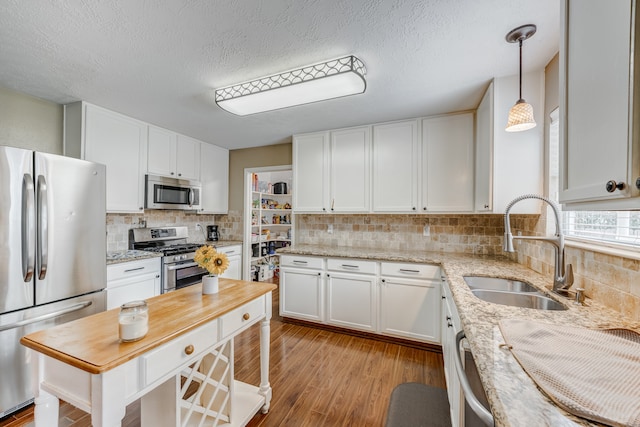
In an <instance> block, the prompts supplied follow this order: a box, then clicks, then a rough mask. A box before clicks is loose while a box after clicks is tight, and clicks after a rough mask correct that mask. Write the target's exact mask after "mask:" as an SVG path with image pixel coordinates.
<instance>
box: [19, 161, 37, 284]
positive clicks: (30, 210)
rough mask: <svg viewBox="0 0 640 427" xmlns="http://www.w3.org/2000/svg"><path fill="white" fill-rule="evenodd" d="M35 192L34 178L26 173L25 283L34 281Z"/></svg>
mask: <svg viewBox="0 0 640 427" xmlns="http://www.w3.org/2000/svg"><path fill="white" fill-rule="evenodd" d="M34 197H35V190H34V188H33V177H32V176H31V175H30V174H28V173H25V174H24V176H23V177H22V278H23V280H24V281H25V283H27V282H30V281H31V280H33V271H34V268H35V259H34V254H35V250H34V248H33V246H34V243H35V224H36V213H35V212H36V211H35V206H34V204H35V200H34Z"/></svg>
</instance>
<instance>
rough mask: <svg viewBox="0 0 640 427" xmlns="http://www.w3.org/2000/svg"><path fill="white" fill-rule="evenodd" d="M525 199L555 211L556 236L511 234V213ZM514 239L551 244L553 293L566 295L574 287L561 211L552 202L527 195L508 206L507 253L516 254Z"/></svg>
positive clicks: (506, 223) (517, 198) (505, 234)
mask: <svg viewBox="0 0 640 427" xmlns="http://www.w3.org/2000/svg"><path fill="white" fill-rule="evenodd" d="M525 199H538V200H542V201H543V202H546V203H547V204H549V206H551V208H552V209H553V214H554V216H555V219H556V233H555V235H554V236H541V237H538V236H513V235H512V234H511V224H510V222H509V211H511V208H512V207H513V205H515V204H516V203H518V202H520V201H522V200H525ZM513 239H522V240H542V241H544V242H549V243H551V244H552V245H553V248H554V249H555V268H554V275H553V276H554V277H553V291H554V292H556V293H559V294H563V295H566V294H567V293H568V289H569V288H570V287H571V285H573V268H572V266H571V264H567V265H566V266H565V260H564V235H563V234H562V229H561V226H560V211H559V209H558V206H557V205H556V204H555V203H554V202H553V201H552V200H549V199H547V198H546V197H543V196H538V195H536V194H525V195H524V196H520V197H516V198H515V199H513V200H512V201H511V202H509V204H508V205H507V208H506V209H505V211H504V247H503V250H504V251H505V252H515V249H513Z"/></svg>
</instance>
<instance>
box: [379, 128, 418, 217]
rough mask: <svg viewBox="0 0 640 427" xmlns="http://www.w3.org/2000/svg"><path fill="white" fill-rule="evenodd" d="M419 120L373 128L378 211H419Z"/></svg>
mask: <svg viewBox="0 0 640 427" xmlns="http://www.w3.org/2000/svg"><path fill="white" fill-rule="evenodd" d="M419 160H420V157H419V154H418V121H417V120H408V121H402V122H395V123H386V124H381V125H374V126H373V140H372V180H373V181H372V182H373V211H374V212H415V211H416V210H417V207H418V170H419V167H418V162H419Z"/></svg>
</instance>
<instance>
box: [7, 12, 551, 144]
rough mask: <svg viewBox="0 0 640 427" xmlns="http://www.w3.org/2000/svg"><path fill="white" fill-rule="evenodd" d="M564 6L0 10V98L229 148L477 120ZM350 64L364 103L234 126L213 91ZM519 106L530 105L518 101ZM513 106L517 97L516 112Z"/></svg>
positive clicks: (338, 103)
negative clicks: (363, 72)
mask: <svg viewBox="0 0 640 427" xmlns="http://www.w3.org/2000/svg"><path fill="white" fill-rule="evenodd" d="M559 10H560V5H559V0H146V1H144V0H135V1H132V0H101V1H97V0H93V1H90V0H66V1H59V0H46V1H45V0H2V1H1V2H0V86H3V87H6V88H9V89H13V90H17V91H20V92H24V93H27V94H30V95H33V96H36V97H39V98H43V99H47V100H50V101H53V102H57V103H60V104H66V103H69V102H73V101H78V100H84V101H87V102H90V103H93V104H96V105H100V106H103V107H105V108H109V109H112V110H115V111H118V112H121V113H123V114H126V115H129V116H131V117H135V118H138V119H140V120H144V121H146V122H149V123H153V124H156V125H159V126H162V127H165V128H168V129H172V130H174V131H177V132H180V133H183V134H186V135H189V136H192V137H194V138H198V139H201V140H203V141H207V142H211V143H214V144H217V145H220V146H224V147H227V148H231V149H234V148H245V147H254V146H260V145H269V144H276V143H279V142H284V141H287V140H288V139H289V138H290V136H291V135H292V134H294V133H300V132H310V131H316V130H323V129H331V128H338V127H346V126H353V125H359V124H365V123H373V122H380V121H388V120H395V119H402V118H409V117H418V116H424V115H432V114H439V113H446V112H452V111H460V110H466V109H472V108H475V107H476V106H477V104H478V102H479V101H480V97H481V95H482V92H483V91H484V89H485V88H486V86H487V84H488V82H489V80H490V79H491V78H493V77H499V76H505V75H513V74H517V72H518V48H517V45H514V44H509V43H507V42H506V41H505V39H504V36H505V35H506V33H507V32H508V31H509V30H511V29H512V28H514V27H517V26H519V25H522V24H527V23H533V24H536V25H537V26H538V32H537V33H536V35H535V36H534V37H533V38H531V39H529V40H527V41H526V42H525V44H524V59H523V61H524V68H525V71H527V70H536V69H537V70H539V69H542V68H544V66H545V65H546V64H547V63H548V62H549V60H550V59H551V58H552V57H553V56H554V54H555V53H556V52H557V51H558V41H559ZM347 54H354V55H356V56H357V57H358V58H360V59H361V60H362V61H363V62H364V63H365V64H366V66H367V72H368V74H367V91H366V93H365V94H362V95H355V96H350V97H345V98H341V99H336V100H330V101H324V102H319V103H315V104H310V105H304V106H299V107H292V108H287V109H284V110H280V111H275V112H267V113H261V114H257V115H253V116H245V117H237V116H233V115H231V114H229V113H227V112H225V111H223V110H221V109H219V108H218V107H217V106H216V105H215V103H214V102H213V89H214V88H219V87H222V86H226V85H230V84H233V83H238V82H242V81H246V80H250V79H253V78H256V77H260V76H264V75H267V74H273V73H277V72H279V71H284V70H288V69H291V68H296V67H299V66H303V65H308V64H312V63H315V62H320V61H323V60H325V59H331V58H336V57H339V56H343V55H347ZM525 96H526V94H525ZM516 98H517V94H515V93H514V101H515V100H516Z"/></svg>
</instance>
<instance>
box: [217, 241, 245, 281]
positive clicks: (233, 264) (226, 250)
mask: <svg viewBox="0 0 640 427" xmlns="http://www.w3.org/2000/svg"><path fill="white" fill-rule="evenodd" d="M216 250H217V251H218V252H222V253H223V254H226V255H227V258H228V259H229V267H227V269H226V270H225V271H224V273H222V274H221V275H220V277H222V278H227V279H236V280H242V245H233V246H223V247H221V248H216Z"/></svg>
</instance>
